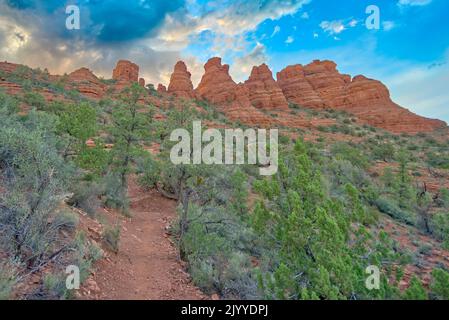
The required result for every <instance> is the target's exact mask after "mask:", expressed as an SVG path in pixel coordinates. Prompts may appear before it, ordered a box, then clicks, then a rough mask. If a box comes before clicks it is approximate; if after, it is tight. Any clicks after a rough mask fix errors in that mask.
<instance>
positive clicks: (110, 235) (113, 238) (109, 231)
mask: <svg viewBox="0 0 449 320" xmlns="http://www.w3.org/2000/svg"><path fill="white" fill-rule="evenodd" d="M120 230H121V229H120V226H119V225H117V226H115V227H107V228H106V229H105V230H104V232H103V241H104V242H105V243H106V245H107V246H108V247H109V248H110V249H111V250H112V251H113V252H115V253H117V252H118V250H119V243H120Z"/></svg>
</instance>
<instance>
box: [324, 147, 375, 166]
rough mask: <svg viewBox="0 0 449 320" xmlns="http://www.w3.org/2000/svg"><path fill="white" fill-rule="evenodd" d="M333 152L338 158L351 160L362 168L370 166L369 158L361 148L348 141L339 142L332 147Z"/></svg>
mask: <svg viewBox="0 0 449 320" xmlns="http://www.w3.org/2000/svg"><path fill="white" fill-rule="evenodd" d="M331 151H332V154H333V155H334V156H336V157H337V158H338V159H344V160H348V161H350V162H351V163H352V164H353V165H354V166H357V167H359V168H362V169H367V168H368V167H369V159H368V157H366V156H365V155H364V154H363V153H362V152H361V151H360V150H359V149H357V148H355V147H353V146H351V145H349V144H348V143H344V142H339V143H336V144H335V145H333V146H332V147H331Z"/></svg>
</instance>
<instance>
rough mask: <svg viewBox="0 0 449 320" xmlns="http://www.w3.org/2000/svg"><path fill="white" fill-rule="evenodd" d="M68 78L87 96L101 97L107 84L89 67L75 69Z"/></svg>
mask: <svg viewBox="0 0 449 320" xmlns="http://www.w3.org/2000/svg"><path fill="white" fill-rule="evenodd" d="M68 80H69V82H70V83H72V84H73V85H74V86H75V88H76V89H77V90H78V91H79V92H80V93H81V94H82V95H84V96H86V97H89V98H94V99H99V98H101V97H102V96H103V95H104V92H105V85H104V84H103V83H101V81H100V80H99V79H98V78H97V77H96V76H95V75H94V74H93V73H92V72H91V71H90V70H89V69H87V68H81V69H78V70H76V71H73V72H72V73H70V74H69V76H68Z"/></svg>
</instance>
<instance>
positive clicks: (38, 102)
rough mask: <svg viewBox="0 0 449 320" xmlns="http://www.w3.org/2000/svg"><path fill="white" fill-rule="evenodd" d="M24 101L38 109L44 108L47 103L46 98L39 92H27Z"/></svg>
mask: <svg viewBox="0 0 449 320" xmlns="http://www.w3.org/2000/svg"><path fill="white" fill-rule="evenodd" d="M23 102H25V103H26V104H27V105H29V106H30V107H33V108H36V109H37V110H44V109H45V106H46V105H47V101H46V100H45V98H44V97H43V96H42V95H41V94H40V93H37V92H27V93H25V95H24V96H23Z"/></svg>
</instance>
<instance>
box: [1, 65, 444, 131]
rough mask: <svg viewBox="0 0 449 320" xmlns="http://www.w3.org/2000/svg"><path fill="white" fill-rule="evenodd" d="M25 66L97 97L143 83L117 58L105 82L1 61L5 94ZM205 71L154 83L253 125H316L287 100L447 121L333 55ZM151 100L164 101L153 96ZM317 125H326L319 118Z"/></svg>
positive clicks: (391, 124) (86, 73) (386, 118)
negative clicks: (235, 71)
mask: <svg viewBox="0 0 449 320" xmlns="http://www.w3.org/2000/svg"><path fill="white" fill-rule="evenodd" d="M19 67H23V68H24V72H25V73H24V74H22V73H23V72H21V75H20V76H22V77H24V78H27V79H28V78H29V79H32V78H33V77H40V78H42V79H41V80H42V81H44V82H45V81H47V82H48V81H50V82H58V81H64V82H63V83H64V85H65V86H66V89H70V90H77V91H79V92H80V93H81V94H82V95H84V96H86V97H88V98H92V99H100V98H102V97H103V96H104V95H105V94H106V92H107V91H108V90H110V89H112V91H113V92H118V91H120V90H121V89H123V88H125V87H127V86H129V84H130V83H134V82H135V83H137V82H138V83H139V84H140V85H141V86H145V80H144V79H142V78H140V79H139V66H138V65H136V64H134V63H132V62H130V61H127V60H120V61H118V63H117V66H116V67H115V69H114V70H113V79H114V80H116V82H115V83H114V84H113V85H108V84H107V83H106V82H103V81H101V80H100V79H98V78H97V77H96V76H95V75H94V74H93V73H92V72H91V71H90V70H89V69H87V68H81V69H78V70H76V71H74V72H72V73H70V74H69V75H68V76H67V78H65V77H61V76H54V75H50V74H48V73H47V72H41V73H35V72H33V71H32V70H31V69H27V68H26V67H24V66H21V65H18V64H13V63H8V62H0V88H3V89H4V90H5V91H7V92H8V93H10V94H13V95H20V94H22V92H23V88H22V86H21V84H20V82H17V81H14V77H9V75H10V74H11V73H14V72H15V71H16V70H18V68H19ZM204 70H205V72H204V75H203V76H202V79H201V82H200V83H199V85H198V87H197V88H196V89H195V90H194V89H193V85H192V81H191V74H190V72H189V71H188V70H187V67H186V65H185V63H184V62H182V61H179V62H178V63H177V64H176V65H175V67H174V71H173V74H172V75H171V79H170V85H169V87H168V89H167V88H165V86H163V85H162V84H160V85H158V88H157V91H158V92H159V93H160V94H161V95H165V94H171V95H174V96H176V97H181V98H187V99H194V98H198V99H203V100H207V101H209V102H210V103H213V104H214V105H216V106H217V107H219V108H220V109H221V110H222V111H223V112H224V113H225V114H226V115H227V116H228V117H229V118H230V119H231V120H234V121H240V122H242V123H245V124H250V125H258V126H272V125H274V126H284V127H300V128H302V127H308V126H312V127H313V126H315V124H314V123H313V121H314V119H312V120H310V119H309V120H307V119H303V118H301V116H300V115H296V114H292V113H291V110H289V107H288V103H289V102H290V103H294V104H297V105H300V106H303V107H307V108H314V109H324V108H331V109H337V110H344V111H347V112H349V113H351V114H353V115H354V116H355V117H356V118H358V120H359V121H360V122H362V123H367V124H369V125H372V126H375V127H379V128H383V129H386V130H388V131H391V132H394V133H402V132H404V133H411V134H415V133H419V132H430V131H433V130H435V129H437V128H440V127H445V126H446V124H445V123H444V122H443V121H440V120H432V119H426V118H424V117H420V116H418V115H416V114H414V113H412V112H410V111H409V110H407V109H404V108H402V107H401V106H399V105H397V104H396V103H394V102H393V101H392V99H391V97H390V92H389V90H388V88H387V87H386V86H385V85H384V84H382V83H381V82H380V81H377V80H372V79H368V78H366V77H364V76H356V77H354V78H352V79H351V77H350V76H349V75H345V74H340V73H339V72H338V70H337V65H336V64H335V63H334V62H332V61H319V60H315V61H313V62H312V63H310V64H308V65H305V66H303V65H299V64H298V65H293V66H288V67H286V68H285V69H283V70H282V71H280V72H279V73H278V74H277V81H275V80H274V79H273V75H272V72H271V71H270V69H269V67H268V66H267V65H266V64H262V65H260V66H257V67H254V68H253V70H252V72H251V75H250V77H249V79H248V80H247V81H245V83H243V84H237V83H236V82H235V81H234V80H233V79H232V77H231V76H230V75H229V66H228V65H226V64H225V65H223V64H222V61H221V58H212V59H210V60H209V61H208V62H207V63H206V64H205V66H204ZM40 93H41V94H42V95H43V96H44V97H45V98H46V99H47V100H49V101H52V100H55V99H56V100H57V99H63V97H59V96H58V95H57V94H55V93H53V92H51V90H49V89H48V88H47V89H42V90H41V91H40ZM152 99H153V100H154V101H151V103H153V104H154V105H161V104H164V103H163V102H161V101H162V100H163V99H162V100H161V101H159V100H160V99H159V100H157V99H156V98H155V97H153V98H152ZM320 125H325V124H323V123H320Z"/></svg>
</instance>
